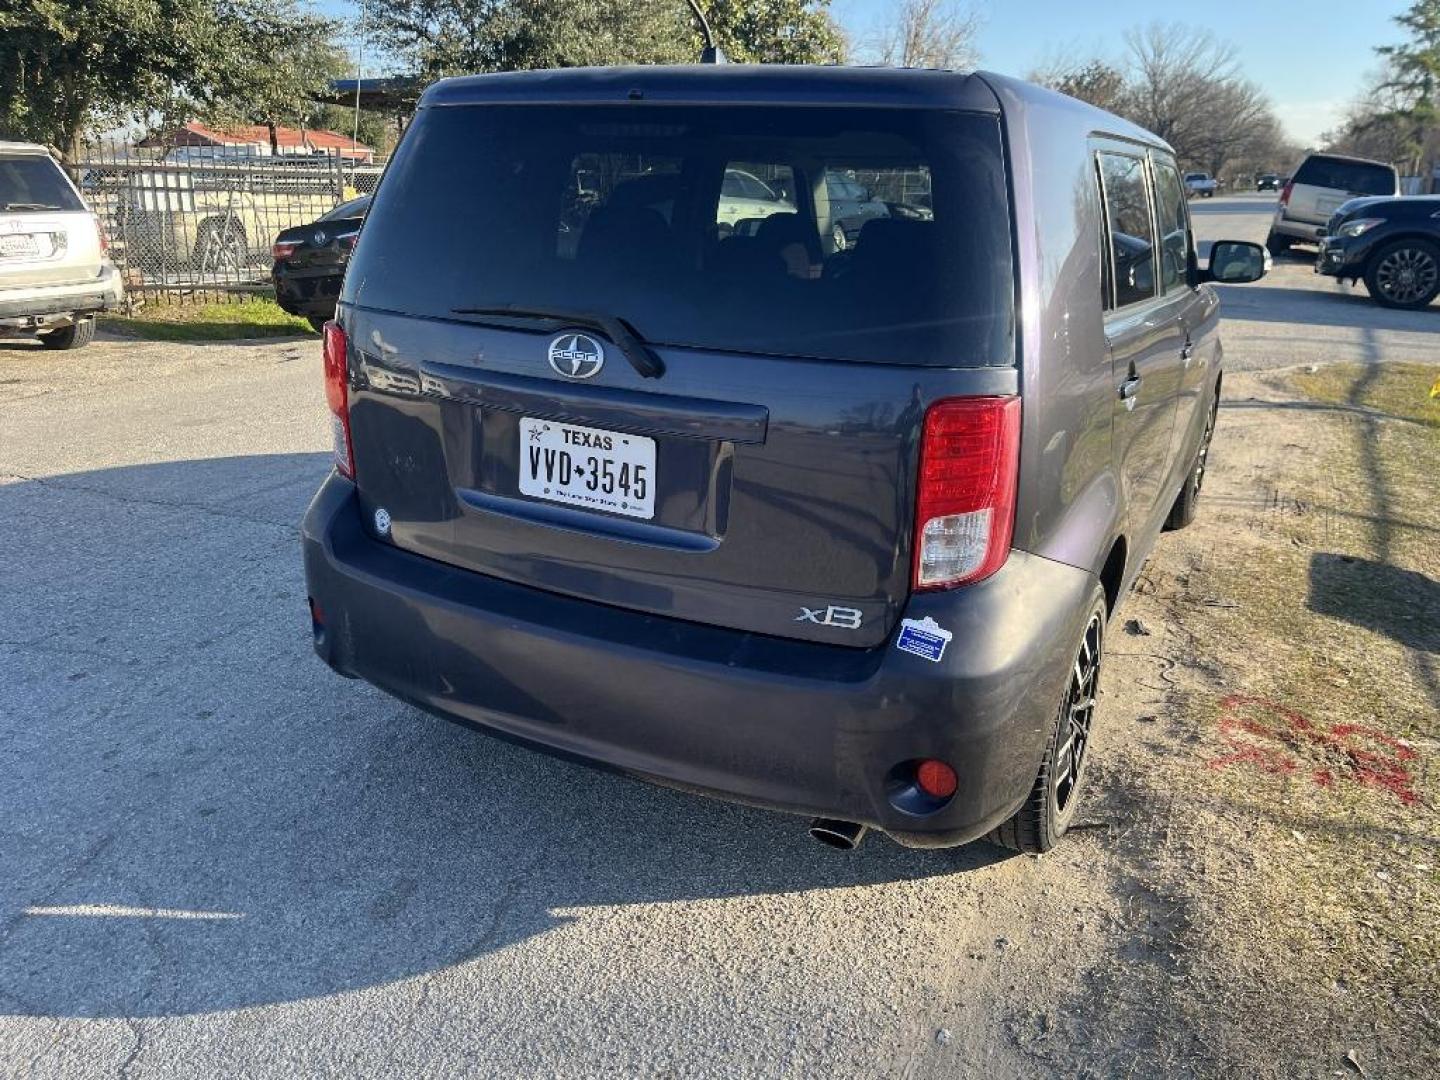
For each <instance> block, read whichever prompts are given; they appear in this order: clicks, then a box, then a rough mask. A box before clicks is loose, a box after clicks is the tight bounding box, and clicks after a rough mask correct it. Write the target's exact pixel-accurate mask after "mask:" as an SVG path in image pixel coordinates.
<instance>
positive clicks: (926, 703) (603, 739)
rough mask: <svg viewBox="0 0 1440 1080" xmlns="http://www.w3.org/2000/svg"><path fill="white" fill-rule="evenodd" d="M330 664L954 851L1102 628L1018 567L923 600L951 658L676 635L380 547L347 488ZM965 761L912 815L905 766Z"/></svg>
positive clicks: (320, 537)
mask: <svg viewBox="0 0 1440 1080" xmlns="http://www.w3.org/2000/svg"><path fill="white" fill-rule="evenodd" d="M302 538H303V545H304V556H305V575H306V580H307V585H308V589H309V594H310V597H311V599H312V600H313V602H314V603H315V604H316V605H317V606H318V607H319V609H320V611H321V613H322V615H321V618H322V619H323V628H319V627H317V629H316V634H315V649H316V651H317V653H319V655H320V656H321V658H322V659H324V660H325V661H326V663H328V664H329V665H330V666H331V667H332V668H334V669H335V670H336V671H338V672H340V673H341V674H344V675H349V676H358V677H360V678H363V679H366V680H367V681H369V682H371V683H374V684H375V685H376V686H378V687H380V688H381V689H383V690H386V691H388V692H389V693H391V694H393V695H395V696H396V697H398V698H401V699H402V700H405V701H408V702H410V703H412V704H415V705H418V706H420V707H422V708H424V709H426V710H429V711H431V712H434V713H438V714H440V715H442V716H445V717H447V718H450V719H453V720H457V721H460V722H462V723H467V724H470V725H473V726H477V727H480V728H483V729H490V730H492V731H495V732H498V733H500V734H503V735H506V736H508V737H511V738H514V739H518V740H520V741H523V742H526V743H529V744H531V745H534V746H537V747H539V748H543V749H547V750H550V751H555V752H559V753H561V754H564V755H566V756H572V757H578V758H581V759H584V760H586V761H588V762H591V763H595V764H600V765H603V766H607V767H610V768H613V769H618V770H620V771H624V772H627V773H632V774H636V775H639V776H643V777H646V778H649V779H652V780H656V781H659V782H661V783H667V784H671V785H676V786H680V787H685V788H690V789H698V790H700V791H704V792H708V793H713V794H718V795H720V796H721V797H724V798H729V799H733V800H736V801H740V802H748V803H757V804H760V805H764V806H768V807H773V808H776V809H780V810H786V811H792V812H795V813H802V814H808V815H816V816H824V817H836V818H842V819H845V820H850V821H859V822H864V823H865V824H868V825H871V826H875V827H878V828H881V829H884V830H886V831H887V832H889V833H891V834H892V835H893V836H895V838H896V839H897V840H899V841H900V842H901V843H904V844H907V845H910V846H916V847H941V846H948V845H953V844H959V843H964V842H965V841H968V840H971V839H974V838H976V837H978V836H981V835H983V834H985V833H986V832H988V831H989V830H990V829H991V828H993V827H994V826H995V825H997V824H999V823H1000V822H1001V821H1003V820H1004V819H1005V818H1007V817H1008V816H1009V815H1010V814H1011V813H1013V812H1014V810H1015V809H1016V808H1018V807H1019V805H1020V804H1021V803H1022V802H1023V801H1024V799H1025V797H1026V795H1027V794H1028V792H1029V790H1030V787H1031V784H1032V783H1033V782H1034V779H1035V775H1036V772H1037V770H1038V768H1039V763H1040V755H1041V753H1042V751H1043V748H1044V745H1045V741H1046V739H1047V738H1048V735H1049V729H1050V725H1051V724H1052V723H1053V722H1054V716H1055V709H1056V707H1057V705H1058V703H1059V700H1060V696H1061V692H1062V690H1063V687H1064V683H1065V679H1066V678H1067V676H1068V673H1069V667H1070V662H1071V650H1072V647H1073V643H1075V642H1076V641H1078V639H1079V634H1080V623H1081V622H1082V621H1083V619H1084V617H1085V615H1086V613H1087V612H1086V606H1085V603H1086V598H1087V596H1088V594H1089V590H1090V588H1091V578H1090V575H1088V574H1087V573H1086V572H1084V571H1081V570H1077V569H1075V568H1074V567H1070V566H1066V565H1063V564H1061V563H1055V562H1051V561H1049V560H1047V559H1042V558H1039V557H1038V556H1034V555H1029V554H1026V553H1023V552H1015V553H1014V554H1013V555H1012V556H1011V558H1010V560H1009V562H1008V563H1007V564H1006V565H1005V567H1004V568H1003V569H1002V570H1001V571H1000V572H999V573H997V574H996V575H995V576H993V577H991V578H989V579H988V580H987V581H985V582H982V583H980V584H978V585H975V586H971V587H969V588H966V589H959V590H955V591H953V592H949V593H938V594H923V595H919V596H917V597H915V598H914V599H913V600H912V602H911V605H910V610H909V611H908V612H907V616H908V617H911V618H923V617H924V616H926V615H929V616H930V617H932V618H934V619H935V620H936V621H937V622H938V623H940V625H941V626H942V627H945V628H947V629H949V630H951V631H952V632H953V633H954V639H953V641H952V642H951V643H950V645H949V646H948V647H947V648H946V649H945V652H944V655H943V658H942V659H941V661H939V662H931V661H929V660H926V659H923V658H921V657H918V656H914V655H911V654H909V653H905V652H901V651H899V650H898V649H896V648H894V647H893V637H892V640H891V642H887V644H886V645H884V646H881V647H878V648H875V649H849V648H844V647H839V646H832V645H818V644H814V643H810V642H801V641H792V640H787V639H780V638H774V637H765V636H761V635H756V634H749V633H743V632H739V631H734V630H727V629H723V628H717V627H710V626H703V625H698V624H695V623H687V622H681V621H678V620H673V619H665V618H658V617H655V616H650V615H644V614H640V613H636V612H631V611H626V610H623V609H619V608H614V607H610V606H607V605H603V604H595V603H591V602H588V601H581V600H574V599H571V598H567V597H562V596H557V595H555V594H552V593H547V592H544V591H541V590H538V589H533V588H528V587H525V586H521V585H516V584H513V583H510V582H505V581H501V580H499V579H495V578H490V577H486V576H483V575H480V574H474V573H470V572H467V571H463V570H458V569H455V568H452V567H448V566H446V565H444V564H441V563H438V562H434V561H431V560H428V559H425V558H421V557H419V556H416V555H412V554H409V553H407V552H404V551H401V550H398V549H396V548H395V547H393V546H392V545H390V544H389V543H388V542H384V541H380V540H377V539H374V538H373V537H372V536H371V535H370V534H369V533H368V532H367V531H366V529H365V527H364V526H363V525H362V522H361V518H360V513H359V510H358V504H357V500H356V498H355V493H354V488H353V486H352V485H351V484H350V483H349V482H348V481H345V480H343V479H341V478H340V477H339V476H337V475H334V474H332V475H331V477H330V478H329V480H327V481H326V483H325V484H324V485H323V486H322V488H321V489H320V491H319V493H318V494H317V495H316V497H315V499H314V501H313V502H312V504H311V506H310V509H309V511H308V512H307V514H306V517H305V521H304V524H303V526H302ZM927 757H938V758H941V759H943V760H945V761H948V762H950V763H951V764H952V765H953V766H954V767H955V769H956V772H957V774H958V776H959V790H958V791H957V792H956V794H955V796H954V797H953V798H952V799H951V800H950V801H949V802H948V803H947V804H945V805H944V806H943V807H941V808H940V809H939V810H937V811H935V812H933V813H929V814H925V815H916V814H911V813H906V812H904V811H902V810H900V809H898V808H897V807H896V806H895V805H893V804H892V802H891V797H892V794H893V786H892V785H893V781H891V780H890V779H889V774H890V773H891V770H892V769H893V768H895V767H896V766H897V765H899V764H901V763H903V762H906V761H912V760H915V759H919V758H927Z"/></svg>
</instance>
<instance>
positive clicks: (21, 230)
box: [0, 153, 101, 289]
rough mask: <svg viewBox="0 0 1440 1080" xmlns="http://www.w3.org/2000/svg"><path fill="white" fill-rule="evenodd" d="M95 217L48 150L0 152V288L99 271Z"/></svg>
mask: <svg viewBox="0 0 1440 1080" xmlns="http://www.w3.org/2000/svg"><path fill="white" fill-rule="evenodd" d="M100 264H101V252H100V237H99V233H98V231H97V227H96V224H95V218H94V217H93V216H91V214H90V212H89V211H88V210H86V209H85V204H84V203H83V202H82V201H81V200H80V196H79V195H77V194H76V193H75V189H74V188H73V187H72V186H71V185H70V182H69V181H68V180H67V179H66V178H65V174H64V173H62V172H61V171H60V166H59V165H57V164H56V163H55V162H54V160H52V159H51V158H50V157H49V156H48V155H46V154H38V153H37V154H28V153H0V289H7V288H21V287H25V286H32V285H58V284H64V283H67V282H74V281H84V280H88V279H91V278H94V277H95V276H96V275H97V274H98V273H99V272H100Z"/></svg>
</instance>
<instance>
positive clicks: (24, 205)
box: [0, 202, 65, 212]
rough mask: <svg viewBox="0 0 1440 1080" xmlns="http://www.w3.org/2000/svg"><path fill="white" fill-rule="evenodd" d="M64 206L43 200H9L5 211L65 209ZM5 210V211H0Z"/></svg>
mask: <svg viewBox="0 0 1440 1080" xmlns="http://www.w3.org/2000/svg"><path fill="white" fill-rule="evenodd" d="M64 209H65V208H64V207H63V206H55V205H54V204H53V203H43V202H7V203H6V204H5V211H9V210H64ZM0 212H4V211H0Z"/></svg>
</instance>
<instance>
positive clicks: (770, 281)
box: [341, 103, 1014, 646]
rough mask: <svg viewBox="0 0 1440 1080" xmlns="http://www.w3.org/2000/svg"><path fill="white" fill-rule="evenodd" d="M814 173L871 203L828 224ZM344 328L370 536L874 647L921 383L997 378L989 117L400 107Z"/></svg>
mask: <svg viewBox="0 0 1440 1080" xmlns="http://www.w3.org/2000/svg"><path fill="white" fill-rule="evenodd" d="M737 170H738V171H741V172H743V173H744V174H746V175H747V176H751V177H755V178H756V179H757V180H758V181H760V182H762V183H763V184H764V185H765V187H766V189H767V190H768V191H770V192H771V193H772V196H773V197H771V198H768V199H760V198H757V199H755V200H752V202H753V210H754V213H753V215H752V216H749V217H738V218H737V217H736V216H735V215H734V214H733V213H730V212H729V211H728V210H727V208H726V200H725V199H724V196H723V193H722V188H723V185H724V182H725V178H726V174H727V172H730V173H731V174H733V173H734V172H736V171H737ZM837 177H839V178H843V179H844V180H845V181H847V182H850V183H853V184H855V185H859V186H861V187H863V188H864V189H865V190H866V192H867V193H868V194H869V196H870V197H871V201H872V202H874V203H875V204H876V205H877V206H881V207H883V208H884V210H883V213H880V212H877V213H876V214H875V215H874V217H873V219H872V220H868V221H866V222H865V223H864V225H863V226H862V227H861V228H860V230H859V232H858V235H857V236H856V237H855V238H854V239H853V240H851V239H850V238H848V237H846V238H844V239H841V238H839V237H837V236H835V235H834V230H833V229H830V228H827V227H826V226H827V225H828V223H829V220H830V217H831V208H830V207H829V205H828V191H830V190H833V189H834V188H835V187H836V184H835V179H836V178H837ZM341 319H342V323H343V325H344V326H345V329H346V330H347V331H348V333H349V337H350V345H351V350H352V353H351V364H352V368H353V369H354V372H355V378H356V380H357V383H358V388H357V389H356V390H355V391H354V392H353V393H352V396H351V406H350V417H351V426H352V433H353V440H354V447H355V471H356V479H357V486H358V488H359V492H360V497H361V502H362V506H363V508H364V512H365V515H366V520H367V523H369V525H370V527H371V528H372V530H374V531H375V533H376V535H377V536H380V535H388V538H389V539H390V541H391V542H393V543H395V544H396V545H398V546H400V547H402V548H405V549H408V550H410V551H412V552H415V553H417V554H420V555H424V556H427V557H429V558H433V559H438V560H442V561H444V562H446V563H449V564H452V565H455V566H460V567H464V568H466V569H469V570H473V571H477V572H480V573H484V574H490V575H494V576H497V577H501V578H505V579H508V580H512V581H517V582H522V583H525V584H529V585H532V586H536V587H538V588H542V589H546V590H550V591H553V592H556V593H562V594H566V595H571V596H576V597H582V598H585V599H588V600H594V601H600V602H604V603H609V604H615V605H618V606H623V607H627V608H631V609H636V610H640V611H645V612H650V613H653V614H656V615H664V616H670V617H677V618H682V619H687V620H691V621H696V622H704V623H710V624H714V625H719V626H726V627H732V628H737V629H742V630H750V631H757V632H761V633H767V634H777V635H784V636H789V637H796V638H804V639H809V640H820V641H830V642H837V643H844V644H852V645H856V646H869V645H874V644H877V643H878V642H880V641H883V640H884V639H885V637H886V635H887V634H888V633H889V631H890V629H891V627H892V625H893V623H894V621H895V620H896V618H897V617H898V613H899V612H900V610H901V609H902V607H903V605H904V603H905V601H906V599H907V597H908V595H909V590H910V580H911V566H910V554H909V550H910V549H909V541H910V532H911V530H912V520H913V513H914V510H913V489H914V485H915V473H916V456H915V455H916V450H917V441H918V435H919V421H920V419H921V418H922V416H923V413H924V410H925V408H926V406H927V405H928V404H929V403H930V402H931V401H933V400H935V399H936V398H938V397H941V396H952V395H957V394H967V393H977V394H984V393H996V392H1001V391H1003V390H1005V389H1010V390H1012V391H1013V387H1014V371H1013V364H1014V276H1013V272H1012V261H1011V250H1010V214H1009V210H1008V200H1007V195H1006V182H1005V175H1004V166H1003V154H1002V151H1001V139H1000V129H999V122H998V118H997V116H995V115H994V114H992V113H983V112H964V111H942V110H930V109H917V108H909V109H886V108H868V109H867V108H857V107H844V106H810V107H779V106H774V105H771V106H768V107H765V108H758V107H751V106H745V105H730V106H726V107H716V106H714V105H693V106H692V105H685V104H679V103H667V104H664V105H644V104H633V105H621V106H615V105H605V104H593V105H574V104H567V105H548V104H546V105H539V104H537V105H511V104H470V105H447V106H442V107H435V106H431V107H428V108H422V109H421V110H420V112H419V115H418V116H417V119H416V120H415V122H414V124H413V126H412V129H411V130H410V132H409V133H408V134H407V136H406V138H405V140H404V142H403V145H402V146H401V148H400V150H399V152H398V153H397V155H396V158H395V160H394V161H393V162H392V163H391V165H390V167H389V170H388V172H387V174H386V178H385V180H384V183H383V184H382V186H381V190H380V192H379V194H378V195H377V196H376V202H375V205H374V208H373V210H372V211H371V213H370V215H369V218H368V220H367V222H366V225H365V234H364V240H363V242H362V243H361V244H360V245H359V246H358V248H357V251H356V254H355V256H354V258H353V260H352V262H351V266H350V269H349V273H348V275H347V277H346V280H345V286H344V292H343V294H342V308H341ZM382 510H383V514H381V513H380V512H381V511H382ZM377 520H378V524H377Z"/></svg>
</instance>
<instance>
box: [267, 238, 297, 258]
mask: <svg viewBox="0 0 1440 1080" xmlns="http://www.w3.org/2000/svg"><path fill="white" fill-rule="evenodd" d="M299 246H300V245H299V244H298V243H284V242H281V241H279V240H277V241H275V243H273V244H271V245H270V254H271V256H272V257H273V258H276V259H288V258H289V257H290V256H291V255H294V254H295V249H296V248H297V247H299Z"/></svg>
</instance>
